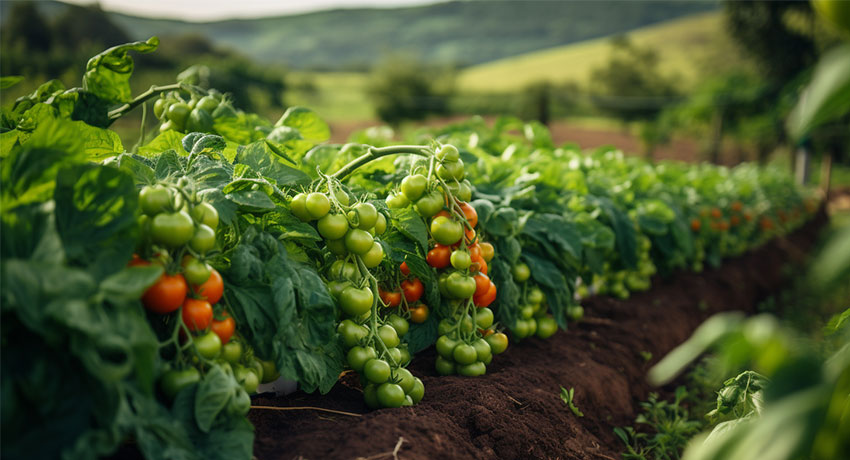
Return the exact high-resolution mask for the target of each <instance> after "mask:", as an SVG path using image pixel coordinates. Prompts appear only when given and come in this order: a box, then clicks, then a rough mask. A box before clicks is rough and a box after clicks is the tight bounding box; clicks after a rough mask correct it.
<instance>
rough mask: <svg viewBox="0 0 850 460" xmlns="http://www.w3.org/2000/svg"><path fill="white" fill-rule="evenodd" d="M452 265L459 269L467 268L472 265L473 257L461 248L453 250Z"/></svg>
mask: <svg viewBox="0 0 850 460" xmlns="http://www.w3.org/2000/svg"><path fill="white" fill-rule="evenodd" d="M450 260H451V263H452V267H454V268H456V269H458V270H466V269H467V268H469V266H470V265H472V257H470V255H469V253H468V252H466V251H463V250H460V249H457V250H454V251H452V256H451V259H450Z"/></svg>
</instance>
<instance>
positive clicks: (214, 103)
mask: <svg viewBox="0 0 850 460" xmlns="http://www.w3.org/2000/svg"><path fill="white" fill-rule="evenodd" d="M218 103H219V101H218V99H216V98H214V97H212V96H204V97H202V98H201V100H199V101H198V103H197V104H195V109H201V110H206V111H207V112H209V113H213V112H214V111H215V109H216V108H218Z"/></svg>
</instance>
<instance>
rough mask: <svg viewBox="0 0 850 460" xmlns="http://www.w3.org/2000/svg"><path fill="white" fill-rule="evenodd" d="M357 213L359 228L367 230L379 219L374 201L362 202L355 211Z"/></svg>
mask: <svg viewBox="0 0 850 460" xmlns="http://www.w3.org/2000/svg"><path fill="white" fill-rule="evenodd" d="M353 212H354V213H355V214H356V215H357V228H359V229H362V230H367V229H370V228H372V227H374V226H375V223H376V222H377V221H378V210H377V209H375V206H374V205H373V204H372V203H360V204H358V205H357V206H355V207H354V211H353Z"/></svg>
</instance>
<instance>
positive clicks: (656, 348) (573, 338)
mask: <svg viewBox="0 0 850 460" xmlns="http://www.w3.org/2000/svg"><path fill="white" fill-rule="evenodd" d="M825 221H826V215H825V214H824V213H820V214H819V215H818V216H817V217H816V218H815V219H814V220H813V221H811V222H809V223H808V224H807V225H805V226H804V227H802V228H801V229H799V230H798V231H796V232H795V233H794V234H792V235H790V236H788V237H785V238H780V239H777V240H775V241H772V242H771V243H769V244H767V245H765V246H763V247H762V248H760V249H758V250H755V251H753V252H751V253H748V254H746V255H744V256H742V257H739V258H736V259H732V260H727V261H726V262H725V263H724V264H723V266H722V267H720V268H719V269H716V270H706V271H704V272H703V273H701V274H696V273H680V274H677V275H675V276H673V277H671V278H668V279H666V280H665V279H661V278H658V279H655V280H653V289H652V290H650V291H648V292H644V293H640V294H636V295H634V296H632V297H631V298H630V299H628V300H625V301H620V300H615V299H612V298H591V299H587V300H586V301H585V302H584V303H583V305H584V307H585V320H584V321H583V322H582V323H580V324H579V325H577V326H574V327H572V328H571V329H570V330H568V331H560V332H558V333H557V334H556V335H555V336H554V337H552V338H550V339H548V340H540V339H536V338H532V339H528V340H525V341H523V342H522V343H519V344H516V343H512V344H511V346H510V347H509V348H508V350H507V351H506V352H505V353H503V354H501V355H499V356H496V357H495V358H494V359H493V363H492V365H491V366H489V367H488V369H487V374H486V375H485V376H483V377H478V378H465V377H456V376H453V377H440V376H437V374H436V373H435V371H434V358H435V353H434V350H433V347H432V348H431V349H428V350H426V351H424V352H422V353H420V354H419V355H417V356H416V359H415V360H414V362H413V364H411V366H410V370H411V371H412V372H413V374H414V375H416V376H417V377H420V378H421V379H422V381H423V382H424V383H425V398H424V399H423V400H422V401H421V402H420V403H419V404H418V405H416V406H414V407H407V408H399V409H383V410H378V411H372V412H370V411H369V410H368V409H367V408H366V406H365V403H364V402H363V396H362V393H361V391H360V390H359V389H358V388H357V383H356V379H354V378H344V379H343V380H342V381H341V382H340V383H338V384H337V385H336V386H335V387H334V388H333V390H332V391H331V392H330V393H329V394H327V395H324V396H322V395H318V394H313V395H310V394H305V393H302V392H298V393H295V394H292V395H289V396H287V397H269V396H264V395H260V396H257V397H255V398H254V404H255V405H264V406H279V407H293V406H312V407H322V408H327V409H335V410H339V411H345V412H351V413H356V414H362V416H360V417H357V416H351V415H340V414H334V413H328V412H322V411H315V410H290V411H276V410H267V409H255V410H252V411H251V412H250V414H249V418H250V420H251V422H252V423H253V424H254V425H255V427H256V441H255V444H254V454H255V456H256V457H257V458H258V459H259V460H268V459H301V458H303V459H353V458H358V457H361V458H369V459H379V458H392V457H393V451H394V450H396V454H397V457H398V458H400V459H455V458H458V459H460V458H464V459H466V458H470V459H496V458H499V459H534V458H547V459H599V458H602V459H615V458H620V454H619V452H620V451H621V447H622V445H621V442H620V441H619V440H618V439H617V438H616V437H615V436H614V434H613V428H614V427H616V426H623V425H631V424H632V422H633V420H634V417H635V415H636V410H637V403H638V402H639V401H641V400H644V399H645V398H646V397H647V394H648V393H649V392H650V391H652V390H653V389H652V388H651V387H650V386H649V384H648V383H647V382H646V380H645V374H646V372H647V370H648V369H649V368H650V367H651V365H652V364H654V363H655V362H657V361H658V360H659V359H660V358H661V357H663V356H664V355H665V354H666V353H667V352H668V351H670V350H671V349H672V348H674V347H675V346H676V345H678V344H679V343H681V342H682V341H684V340H685V339H687V338H688V336H689V335H690V334H691V333H692V332H693V330H694V329H695V328H696V327H697V326H698V325H699V324H700V323H701V322H702V321H703V320H705V319H706V318H707V317H709V316H711V315H712V314H713V313H716V312H720V311H726V310H743V311H748V312H751V311H753V310H754V308H755V305H756V304H758V302H759V301H760V300H762V299H764V298H765V297H767V296H768V295H770V294H772V293H775V292H777V291H779V290H781V289H782V287H783V284H784V283H785V282H786V281H787V276H788V275H789V270H788V268H789V267H790V268H791V269H792V271H793V269H794V268H795V267H796V269H797V271H799V268H800V267H801V266H802V265H801V264H802V261H803V258H804V257H805V255H806V254H807V253H808V252H809V251H810V250H811V249H812V246H813V245H814V244H815V242H816V239H817V235H818V230H819V229H820V228H822V227H823V224H824V223H825ZM641 352H649V353H651V354H652V357H653V358H652V360H651V361H649V362H646V361H645V360H644V359H643V358H641ZM349 382H351V383H349ZM560 386H564V387H566V388H570V387H573V388H575V398H574V401H575V403H576V405H577V406H578V407H579V409H581V411H582V412H584V417H582V418H579V417H576V416H575V415H573V413H572V412H571V411H570V410H569V409H568V408H567V407H566V405H565V404H564V403H563V402H562V401H561V399H560V397H559V390H560V388H559V387H560ZM401 438H403V439H404V441H403V442H402V443H401V444H400V446H398V444H399V440H400V439H401Z"/></svg>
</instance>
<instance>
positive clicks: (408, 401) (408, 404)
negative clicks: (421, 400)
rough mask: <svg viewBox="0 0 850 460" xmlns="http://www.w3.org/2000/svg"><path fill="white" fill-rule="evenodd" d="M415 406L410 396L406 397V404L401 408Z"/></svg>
mask: <svg viewBox="0 0 850 460" xmlns="http://www.w3.org/2000/svg"><path fill="white" fill-rule="evenodd" d="M412 405H413V398H411V397H410V395H404V403H402V405H401V407H410V406H412Z"/></svg>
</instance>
